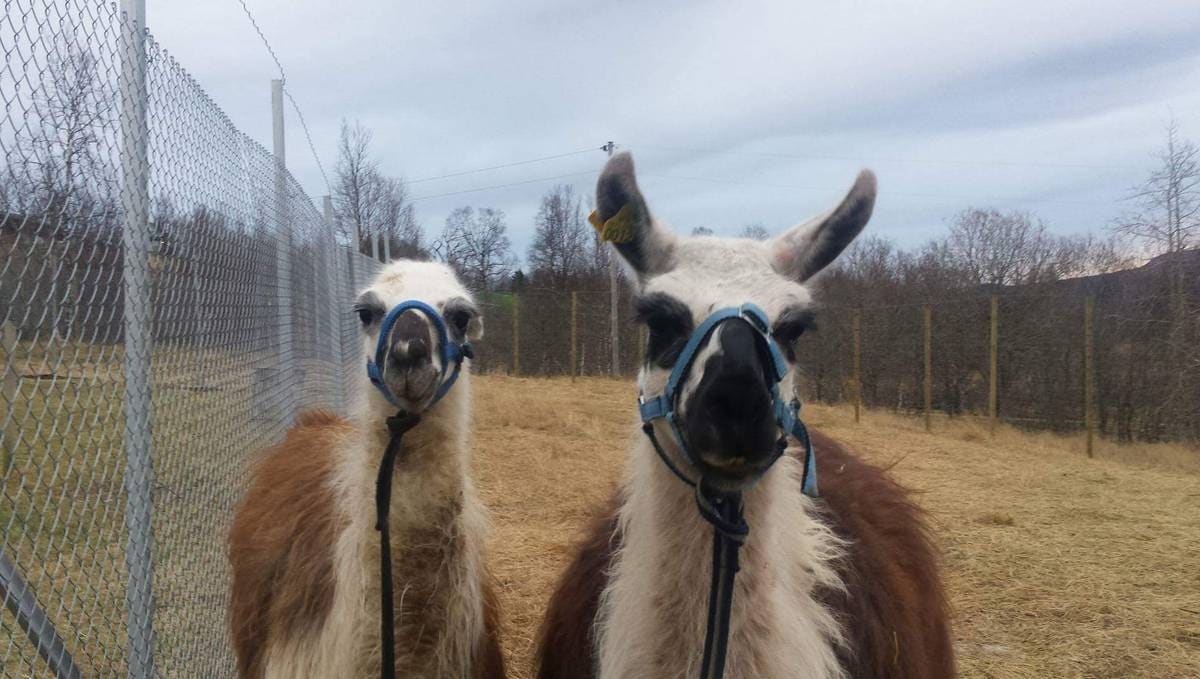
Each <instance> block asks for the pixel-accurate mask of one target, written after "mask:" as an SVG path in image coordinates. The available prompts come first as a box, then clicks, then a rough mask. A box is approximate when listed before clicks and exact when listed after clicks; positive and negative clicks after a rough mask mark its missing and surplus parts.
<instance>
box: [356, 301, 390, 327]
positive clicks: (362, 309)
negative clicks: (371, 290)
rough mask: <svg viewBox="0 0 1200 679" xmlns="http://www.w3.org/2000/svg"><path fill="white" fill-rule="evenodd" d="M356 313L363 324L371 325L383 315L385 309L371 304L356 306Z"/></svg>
mask: <svg viewBox="0 0 1200 679" xmlns="http://www.w3.org/2000/svg"><path fill="white" fill-rule="evenodd" d="M354 313H356V314H358V320H359V321H360V322H361V323H362V324H363V327H366V326H368V325H371V324H372V323H374V322H375V321H377V320H379V318H380V317H382V316H383V311H382V310H380V309H377V308H375V307H370V306H355V307H354Z"/></svg>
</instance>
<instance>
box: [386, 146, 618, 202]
mask: <svg viewBox="0 0 1200 679" xmlns="http://www.w3.org/2000/svg"><path fill="white" fill-rule="evenodd" d="M589 150H593V151H594V150H595V149H589ZM589 175H590V176H595V175H596V172H595V171H594V170H589V171H587V172H572V173H571V174H560V175H555V176H553V177H540V178H538V179H527V180H525V181H520V182H510V183H508V184H493V185H492V186H480V187H477V188H474V189H464V190H462V191H449V192H447V193H435V194H431V195H428V196H417V197H416V198H412V199H410V200H409V202H412V203H415V202H417V201H418V200H429V199H431V198H443V197H445V196H457V195H460V194H463V193H476V192H479V191H490V190H492V189H505V188H508V187H510V186H523V185H525V184H537V183H538V182H550V181H554V180H556V179H568V178H571V177H583V176H589Z"/></svg>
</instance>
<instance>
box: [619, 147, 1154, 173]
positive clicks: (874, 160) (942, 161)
mask: <svg viewBox="0 0 1200 679" xmlns="http://www.w3.org/2000/svg"><path fill="white" fill-rule="evenodd" d="M639 146H640V147H641V148H646V149H657V150H659V151H676V152H685V153H717V154H722V155H738V156H763V157H767V158H790V159H793V160H848V161H853V162H856V163H865V164H871V163H915V164H924V165H984V166H1002V167H1057V168H1071V169H1089V170H1122V171H1131V170H1133V169H1134V168H1130V167H1123V166H1117V165H1092V164H1087V163H1053V162H1043V161H1035V160H1030V161H1010V160H961V159H949V158H947V159H924V158H855V157H852V156H837V155H824V154H796V153H774V152H769V151H733V150H718V149H699V148H689V147H686V146H656V145H652V144H639Z"/></svg>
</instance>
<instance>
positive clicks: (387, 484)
mask: <svg viewBox="0 0 1200 679" xmlns="http://www.w3.org/2000/svg"><path fill="white" fill-rule="evenodd" d="M420 421H421V416H420V415H415V414H414V415H410V414H408V413H406V412H404V411H403V410H402V411H400V412H398V413H396V414H395V415H393V416H391V417H389V418H388V419H387V427H388V432H389V433H390V434H391V435H390V436H389V437H388V444H387V448H385V449H384V451H383V460H381V461H380V462H379V476H378V477H377V478H376V479H375V530H377V531H379V620H380V641H381V647H380V653H381V655H382V657H381V659H380V666H379V675H380V676H381V677H383V679H394V677H395V676H396V629H395V625H396V621H395V609H394V607H393V597H392V539H391V534H390V531H389V530H388V526H389V521H388V510H389V509H390V508H391V505H392V472H393V470H394V469H395V468H396V454H397V453H399V452H400V440H401V439H403V438H404V434H405V432H407V431H408V430H409V429H412V428H413V427H415V426H417V423H419V422H420Z"/></svg>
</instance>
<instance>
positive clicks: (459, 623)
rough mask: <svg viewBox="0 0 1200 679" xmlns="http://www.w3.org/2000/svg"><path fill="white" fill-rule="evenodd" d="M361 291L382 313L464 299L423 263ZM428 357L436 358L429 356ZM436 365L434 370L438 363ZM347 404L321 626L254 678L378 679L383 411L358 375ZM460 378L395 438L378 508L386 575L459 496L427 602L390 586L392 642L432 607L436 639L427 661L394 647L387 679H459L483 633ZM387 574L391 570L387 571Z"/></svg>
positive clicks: (466, 404)
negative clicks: (398, 449) (387, 505)
mask: <svg viewBox="0 0 1200 679" xmlns="http://www.w3.org/2000/svg"><path fill="white" fill-rule="evenodd" d="M371 290H373V291H374V292H375V293H376V294H377V295H378V296H379V297H380V298H381V299H382V300H383V301H384V302H385V304H387V305H389V306H391V305H395V304H397V303H399V302H401V301H404V300H406V299H420V300H422V301H425V302H426V303H428V304H430V305H432V306H434V307H435V308H436V307H438V306H439V305H440V304H441V303H443V302H444V301H445V300H447V299H450V298H452V297H463V298H466V299H470V295H469V294H468V293H467V292H466V290H465V289H464V288H463V287H462V286H461V285H460V284H459V283H458V281H457V280H455V278H454V274H453V273H452V272H450V270H449V269H447V268H446V267H444V266H442V265H440V264H432V263H418V262H408V261H398V262H394V263H392V264H391V265H389V266H388V267H387V268H385V269H384V270H383V271H382V272H381V273H380V275H379V276H378V278H377V279H376V281H375V283H374V284H373V285H372V287H371ZM374 348H375V340H374V337H372V336H365V337H364V340H363V351H364V358H365V357H367V356H370V355H372V354H373V353H374ZM435 360H436V359H435ZM439 367H440V366H439ZM354 393H355V399H354V403H353V406H352V413H353V414H352V417H351V419H352V421H353V423H354V425H355V431H354V433H353V434H352V435H350V436H348V437H347V438H346V440H345V441H344V442H343V445H341V446H339V447H338V451H337V462H336V471H335V473H334V478H333V481H332V483H333V489H334V493H335V497H336V502H337V506H338V507H339V509H340V511H341V512H342V513H343V514H344V516H345V518H346V520H347V521H348V527H347V528H346V530H344V531H343V532H342V533H341V535H340V536H339V538H338V540H337V544H336V547H335V552H334V570H335V572H336V583H337V584H336V588H335V594H334V600H333V606H332V610H331V612H330V615H329V617H328V618H327V620H326V622H325V624H324V625H323V626H322V627H321V628H320V629H319V630H318V631H317V632H315V633H314V634H312V635H310V636H309V637H308V638H298V639H290V640H288V641H287V642H286V643H282V644H273V645H272V651H271V653H270V656H269V660H268V663H267V672H266V676H267V677H268V678H275V677H278V678H279V679H284V678H291V677H313V678H323V677H345V676H357V677H371V676H378V675H379V659H380V652H379V641H380V633H379V615H380V611H379V533H378V532H377V531H376V530H375V499H374V497H375V496H374V493H375V479H376V475H377V472H378V468H379V460H380V458H381V456H382V454H383V450H384V447H385V446H386V445H387V441H388V432H387V428H386V424H385V422H384V420H385V419H386V418H387V417H389V416H390V415H392V414H394V411H395V408H394V406H391V405H390V404H388V403H387V401H386V400H385V399H384V398H383V397H382V395H380V394H379V393H378V392H377V391H376V390H375V389H374V388H373V387H372V386H371V385H370V382H369V381H368V380H367V378H366V374H365V371H363V372H362V374H361V375H360V379H359V383H358V384H357V386H356V389H355V392H354ZM470 408H471V378H470V371H469V366H466V365H464V366H463V370H462V374H461V375H460V377H459V379H458V382H457V384H455V386H454V388H453V389H451V390H450V392H449V393H447V395H446V396H445V398H443V399H442V401H440V402H439V403H438V404H436V405H435V406H434V407H433V408H431V409H430V410H427V411H426V412H424V413H422V420H421V423H420V424H419V425H418V426H417V427H416V428H414V429H412V430H411V431H409V432H408V433H407V434H405V438H404V444H403V445H404V449H403V452H402V453H401V456H402V459H398V460H397V465H396V474H395V477H394V479H393V487H392V500H391V510H390V529H391V535H392V560H393V569H394V571H397V568H398V565H399V564H400V563H401V561H402V560H403V559H404V553H405V548H406V545H405V543H404V538H405V536H406V535H409V534H410V532H411V531H412V530H414V529H422V528H428V526H429V525H430V523H431V521H432V520H433V519H434V517H435V516H437V511H438V510H439V509H440V508H443V507H444V506H445V505H446V503H447V502H452V501H453V500H454V499H455V498H461V507H462V509H461V513H460V515H459V516H458V519H457V521H458V535H459V536H461V541H462V544H461V547H460V549H459V551H458V555H459V559H457V561H455V562H454V563H443V564H442V567H441V568H440V569H438V572H436V573H429V574H428V577H430V578H434V595H433V596H434V597H435V598H436V599H438V601H437V602H433V601H429V600H426V601H419V600H414V599H413V598H412V597H406V594H407V591H406V588H405V587H404V586H403V585H402V583H397V585H396V588H395V602H396V611H395V615H396V637H397V639H403V638H404V637H405V636H406V631H408V630H412V629H415V630H417V633H418V634H421V633H423V632H422V625H425V624H428V622H429V621H428V620H427V619H426V618H427V613H426V611H427V610H429V609H430V608H431V605H432V604H435V603H436V604H440V605H441V606H444V609H445V610H446V611H448V614H447V616H448V619H447V620H446V621H445V626H446V630H447V633H446V634H444V635H442V637H441V638H440V643H439V644H438V645H437V647H436V649H435V651H434V652H433V654H432V655H431V656H430V657H413V656H411V655H406V654H405V653H404V652H403V649H398V651H397V655H396V669H397V676H398V677H438V678H445V679H460V678H461V677H463V676H466V675H467V674H468V673H469V668H470V667H471V666H472V658H473V653H474V652H475V649H476V646H477V644H478V643H479V639H480V638H481V636H482V635H483V634H484V626H483V617H484V611H483V593H482V591H481V587H480V585H481V573H482V570H483V566H484V564H483V562H482V559H483V544H484V541H485V539H486V535H487V531H488V525H487V519H486V513H485V510H484V508H483V505H482V503H481V502H480V500H479V497H478V494H477V492H476V490H475V487H474V485H473V484H472V483H471V479H470V476H469V474H468V472H469V466H470V442H469V428H470ZM397 572H398V571H397Z"/></svg>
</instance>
